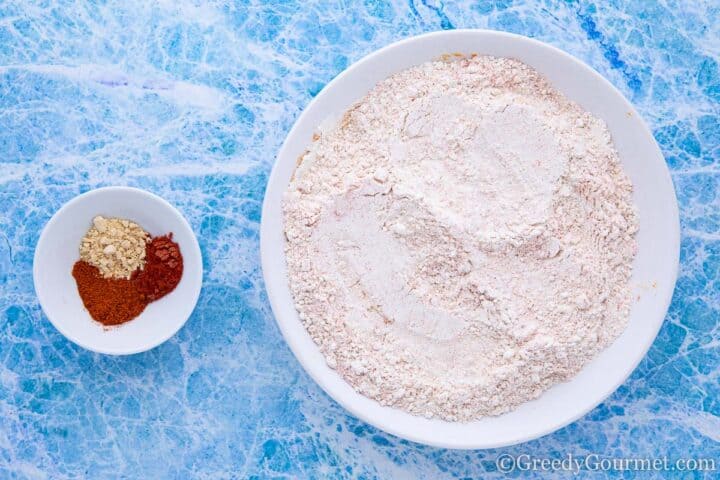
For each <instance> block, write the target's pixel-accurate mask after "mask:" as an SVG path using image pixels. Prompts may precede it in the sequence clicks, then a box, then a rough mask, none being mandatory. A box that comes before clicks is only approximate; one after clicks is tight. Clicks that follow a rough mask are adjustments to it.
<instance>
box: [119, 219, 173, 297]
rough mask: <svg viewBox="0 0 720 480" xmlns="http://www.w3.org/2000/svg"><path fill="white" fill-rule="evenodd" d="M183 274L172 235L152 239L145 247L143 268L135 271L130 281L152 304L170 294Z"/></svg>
mask: <svg viewBox="0 0 720 480" xmlns="http://www.w3.org/2000/svg"><path fill="white" fill-rule="evenodd" d="M182 273H183V257H182V254H181V253H180V248H179V247H178V244H177V243H175V242H173V241H172V233H171V234H169V235H163V236H162V237H155V238H153V239H152V240H151V241H150V242H149V243H148V244H147V247H145V268H143V269H142V270H137V271H135V273H134V274H133V276H132V281H133V282H134V283H135V285H136V286H137V289H138V291H139V292H140V294H141V295H143V297H144V298H145V299H146V300H147V301H148V302H152V301H154V300H157V299H158V298H162V297H164V296H165V295H167V294H168V293H170V292H172V291H173V290H174V289H175V287H176V286H177V284H178V283H179V282H180V278H181V277H182Z"/></svg>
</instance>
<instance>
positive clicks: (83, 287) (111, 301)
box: [72, 260, 148, 325]
mask: <svg viewBox="0 0 720 480" xmlns="http://www.w3.org/2000/svg"><path fill="white" fill-rule="evenodd" d="M72 274H73V277H75V282H77V287H78V292H79V293H80V298H81V299H82V302H83V304H84V305H85V308H86V309H87V311H88V312H90V316H91V317H92V318H94V319H95V320H97V321H98V322H100V323H102V324H103V325H119V324H121V323H125V322H127V321H128V320H132V319H133V318H135V317H137V316H138V315H140V314H141V313H142V311H143V310H145V307H146V306H147V304H148V302H147V301H146V300H145V298H144V297H143V296H142V295H141V294H140V292H139V291H138V289H137V287H136V286H135V284H134V283H133V282H132V281H131V280H126V279H124V278H122V279H116V278H104V277H103V276H102V274H101V273H100V270H98V268H97V267H95V266H93V265H90V264H89V263H87V262H84V261H82V260H80V261H79V262H75V265H73V270H72Z"/></svg>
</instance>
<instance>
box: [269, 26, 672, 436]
mask: <svg viewBox="0 0 720 480" xmlns="http://www.w3.org/2000/svg"><path fill="white" fill-rule="evenodd" d="M468 34H470V35H476V36H478V42H482V41H483V39H488V38H491V37H496V38H499V39H502V40H505V41H511V42H526V43H529V44H531V45H534V46H536V47H540V48H543V49H546V50H548V51H550V52H552V53H553V54H555V55H559V56H560V57H562V58H563V60H564V61H565V62H570V63H573V64H575V65H576V66H579V67H581V68H582V69H584V70H585V71H586V72H587V73H588V74H590V75H591V76H593V77H595V79H597V80H598V81H600V82H601V83H602V84H603V85H604V87H605V88H606V89H607V90H609V91H610V92H612V93H613V94H614V95H615V96H617V97H618V98H620V99H622V102H623V104H624V108H626V109H627V110H626V111H627V112H628V113H629V115H631V116H633V117H635V119H636V120H637V121H638V122H639V125H640V127H641V128H642V130H643V131H644V133H645V134H646V135H647V137H648V138H649V139H651V141H652V144H653V146H654V148H655V149H656V150H657V154H658V155H659V157H660V158H661V159H663V160H664V156H663V155H662V151H661V150H660V148H659V146H658V144H657V141H656V140H655V138H654V136H653V135H652V133H651V131H650V129H649V128H648V126H647V124H646V123H645V121H644V120H643V118H642V117H641V116H640V115H639V114H638V112H637V111H636V109H635V107H634V106H633V105H632V104H631V103H630V102H629V101H628V99H627V98H626V97H625V96H624V95H623V94H622V92H620V90H619V89H618V88H617V87H615V86H614V85H613V84H612V83H611V82H610V81H609V80H607V79H606V78H605V77H603V76H602V75H601V74H600V73H598V72H597V71H596V70H595V69H594V68H592V67H591V66H589V65H587V64H586V63H585V62H583V61H582V60H580V59H578V58H576V57H574V56H572V55H571V54H569V53H567V52H565V51H563V50H561V49H559V48H557V47H554V46H552V45H550V44H547V43H545V42H542V41H539V40H536V39H533V38H530V37H526V36H523V35H518V34H514V33H510V32H504V31H497V30H487V29H455V30H444V31H434V32H429V33H424V34H420V35H415V36H411V37H407V38H404V39H401V40H399V41H395V42H393V43H390V44H388V45H386V46H384V47H382V48H380V49H378V50H375V51H373V52H371V53H369V54H367V55H365V56H364V57H362V58H361V59H359V60H357V61H355V62H354V63H353V64H351V65H350V66H348V67H347V68H346V69H345V70H343V71H342V72H341V73H340V74H338V75H337V76H336V77H335V78H333V79H332V80H331V81H330V82H328V83H327V85H325V86H324V87H323V89H322V90H321V91H320V92H319V93H318V94H317V95H316V96H315V97H314V98H313V99H312V100H311V101H310V102H309V103H308V104H307V105H306V106H305V108H304V109H303V110H302V112H301V114H300V115H299V116H298V117H297V118H296V119H295V122H294V123H293V126H292V128H291V129H290V131H289V132H288V134H287V136H286V137H285V140H284V141H283V144H282V146H281V148H280V150H279V151H278V154H277V156H276V158H275V162H274V164H273V166H272V171H271V173H270V176H269V177H268V182H267V188H266V190H265V195H264V199H263V207H262V216H261V225H260V256H261V266H262V270H263V280H264V284H265V288H266V292H267V295H268V299H269V302H270V305H271V308H272V311H273V315H274V316H275V320H276V323H277V325H278V327H279V329H280V331H281V333H282V335H283V337H284V339H285V341H286V342H287V344H288V346H289V347H290V349H291V351H292V352H293V354H294V355H295V357H296V359H297V360H298V363H300V365H301V366H302V368H303V370H305V372H307V373H308V374H309V375H310V377H311V378H312V379H313V380H314V381H315V382H316V383H317V384H318V385H319V386H320V387H321V388H322V389H323V391H324V392H325V393H326V394H327V395H328V396H330V397H331V398H332V399H333V400H334V401H336V402H337V403H338V404H340V405H341V406H342V407H343V408H344V409H345V410H347V411H348V412H350V413H351V414H352V415H354V416H355V417H357V418H359V419H360V420H362V421H364V422H366V423H368V424H370V425H373V426H374V427H376V428H378V429H380V430H382V431H384V432H387V433H389V434H392V435H395V436H397V437H400V438H403V439H406V440H410V441H413V442H417V443H421V444H424V445H430V446H433V447H439V448H450V449H489V448H498V447H505V446H510V445H517V444H520V443H524V442H527V441H530V440H534V439H537V438H540V437H543V436H545V435H548V434H550V433H553V432H555V431H557V430H559V429H561V428H563V427H566V426H567V425H570V424H571V423H573V422H575V421H577V420H578V419H579V418H581V417H583V416H585V415H587V413H588V412H590V411H592V410H593V409H595V408H596V407H597V406H598V405H600V404H601V403H602V402H603V401H605V400H606V399H607V398H608V397H609V396H610V395H611V394H612V393H613V392H615V391H616V390H617V389H618V388H619V387H620V386H621V385H622V384H623V383H625V382H626V381H627V379H628V378H629V377H630V375H631V374H632V373H633V371H634V370H635V369H636V368H637V366H638V365H639V364H640V362H641V361H642V359H643V358H645V356H646V355H647V352H648V351H649V349H650V347H651V345H652V344H653V343H654V342H655V339H656V338H657V335H658V333H659V331H660V329H661V327H662V325H663V324H664V321H665V318H666V317H667V311H668V308H669V306H670V302H671V300H672V297H673V293H674V291H675V284H676V281H677V276H678V271H679V262H680V217H679V208H678V204H677V194H676V192H675V188H674V185H673V182H672V178H671V176H670V171H669V169H668V166H667V163H666V162H665V161H663V165H662V166H661V167H662V174H661V176H662V181H663V182H664V183H665V184H666V187H667V186H669V188H670V191H671V192H672V193H673V196H672V197H673V198H672V205H671V207H670V208H671V211H669V212H667V214H668V215H670V216H672V217H674V222H673V226H674V228H673V231H672V232H669V233H671V235H672V238H671V239H670V241H671V243H672V247H673V249H674V251H675V256H674V258H668V260H667V261H668V262H672V264H670V267H671V273H672V280H671V282H670V284H669V286H668V287H666V291H664V292H661V295H660V296H659V298H658V300H657V301H658V303H659V304H661V305H662V310H663V311H664V312H665V313H664V315H663V316H662V318H661V319H660V320H659V321H657V322H656V323H657V324H656V326H655V328H654V329H653V334H652V336H650V335H648V336H647V338H646V339H645V340H644V341H643V342H642V344H639V345H638V348H637V349H636V350H635V352H636V353H635V357H633V358H632V362H630V361H628V362H627V365H628V367H629V368H628V369H627V373H625V374H624V375H623V376H622V378H619V379H618V381H617V382H616V383H615V384H614V385H613V386H612V388H608V389H606V391H603V394H602V395H600V396H598V398H597V400H596V401H594V402H592V404H591V405H590V406H588V407H587V408H585V409H583V410H582V411H579V412H578V413H577V414H575V415H573V416H572V417H570V418H569V419H565V420H563V421H560V422H558V423H556V424H553V425H550V426H548V427H546V428H544V429H542V430H541V431H537V432H532V433H528V434H525V435H517V436H516V438H513V439H511V440H510V441H495V442H493V441H484V442H478V441H474V440H472V439H452V440H446V441H438V440H434V439H429V438H425V437H422V436H418V435H414V433H413V432H408V431H406V430H403V429H400V428H396V427H395V426H394V425H389V424H380V423H379V422H377V421H376V420H375V419H374V418H372V417H371V416H369V415H368V414H367V413H366V412H365V411H363V410H362V409H360V408H355V405H353V404H352V403H351V402H349V401H348V400H347V399H346V398H345V397H344V396H342V395H340V394H337V392H334V391H333V390H332V388H331V386H330V385H329V383H330V382H329V381H328V379H327V378H326V376H325V375H323V374H322V372H321V371H319V369H317V370H316V369H314V368H310V367H309V366H308V365H307V363H306V362H305V360H304V358H305V355H304V353H303V351H302V349H301V346H300V340H299V339H298V338H294V337H293V336H292V335H291V334H290V331H289V326H288V325H287V323H286V322H287V321H290V320H286V321H281V320H280V319H279V316H278V315H277V314H276V312H280V311H281V309H280V304H281V300H280V299H279V298H278V297H279V293H278V292H277V291H276V290H275V286H274V282H273V279H272V278H270V277H269V274H268V271H269V270H271V256H272V255H273V253H274V254H277V251H276V250H273V251H270V246H269V245H268V243H269V240H268V237H269V236H270V235H271V232H270V231H269V228H270V227H268V226H267V221H266V218H267V217H268V215H269V210H270V208H271V207H270V200H269V198H270V196H269V195H268V191H269V190H270V189H271V188H275V185H276V184H277V183H278V176H279V175H280V173H279V172H278V170H279V168H278V165H279V163H280V159H282V158H283V157H284V156H286V153H285V151H286V150H287V149H288V148H289V143H290V140H291V139H292V138H293V137H295V136H296V135H297V131H298V130H299V128H300V125H301V123H302V120H303V118H304V116H306V115H307V112H308V111H310V110H311V107H313V106H314V105H315V104H316V103H317V102H318V101H319V99H320V98H321V97H322V95H323V94H324V93H326V92H327V91H328V90H330V89H331V88H333V87H334V86H335V85H336V84H338V83H339V82H340V81H341V80H342V79H344V78H345V77H347V76H349V75H351V74H352V73H353V71H354V70H355V69H356V68H358V66H359V65H361V64H363V63H365V62H368V61H370V60H372V59H374V58H376V57H378V56H382V55H384V54H385V53H386V52H387V51H388V50H391V49H396V48H402V47H405V46H406V45H408V44H411V43H415V42H418V41H420V40H425V39H428V38H435V39H442V38H443V37H450V36H454V35H459V36H462V35H468ZM447 53H448V54H452V53H454V52H447ZM396 71H400V70H399V69H398V70H396ZM308 142H309V139H308ZM286 187H287V185H283V186H282V188H283V191H284V190H285V189H286ZM281 222H282V219H281ZM283 256H284V252H283ZM286 283H287V282H286ZM288 288H289V287H288ZM292 308H295V306H294V305H292ZM298 321H299V319H298ZM303 328H304V326H303ZM306 333H307V331H306ZM616 340H617V339H616ZM313 343H314V342H313ZM315 347H316V348H317V345H315ZM608 348H609V346H608ZM628 360H630V359H628ZM586 367H587V365H585V366H584V367H583V369H585V368H586ZM328 368H329V367H328ZM581 371H582V370H581ZM579 373H580V372H578V373H577V374H576V375H574V376H573V378H574V377H575V376H577V375H579ZM340 378H341V379H342V377H340ZM342 380H343V381H344V382H345V380H344V379H342ZM570 380H572V379H570ZM570 380H568V381H570ZM345 383H347V382H345ZM563 383H565V382H563ZM348 385H349V384H348ZM350 388H352V387H350ZM353 391H354V392H355V393H356V394H357V395H360V396H362V397H364V398H366V399H369V400H371V401H374V400H373V399H370V398H369V397H366V396H364V395H362V394H360V393H358V392H357V391H356V390H355V389H353ZM384 408H390V409H394V410H397V411H399V412H403V413H406V414H407V413H408V412H404V411H403V410H400V409H397V408H395V407H384ZM509 413H511V412H509ZM419 418H420V417H419Z"/></svg>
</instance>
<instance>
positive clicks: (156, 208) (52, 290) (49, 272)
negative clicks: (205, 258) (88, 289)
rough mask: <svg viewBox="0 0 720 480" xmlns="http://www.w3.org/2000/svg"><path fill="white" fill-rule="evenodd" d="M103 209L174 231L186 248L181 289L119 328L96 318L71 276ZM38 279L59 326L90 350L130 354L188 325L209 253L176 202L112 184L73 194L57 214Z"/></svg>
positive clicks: (43, 245) (151, 229)
mask: <svg viewBox="0 0 720 480" xmlns="http://www.w3.org/2000/svg"><path fill="white" fill-rule="evenodd" d="M97 215H102V216H104V217H119V218H124V219H128V220H132V221H134V222H136V223H137V224H139V225H140V226H141V227H142V228H144V229H145V230H146V231H147V232H148V233H150V235H152V236H158V235H165V234H168V233H170V232H172V234H173V240H174V241H175V242H177V243H178V245H179V246H180V252H181V253H182V255H183V262H184V268H183V275H182V278H181V279H180V283H179V284H178V285H177V287H176V288H175V290H173V291H172V292H170V293H169V294H168V295H166V296H165V297H163V298H161V299H159V300H157V301H155V302H152V303H150V304H149V305H148V306H147V307H146V308H145V310H144V311H143V312H142V313H141V314H140V315H139V316H137V317H136V318H135V319H133V320H130V321H129V322H126V323H124V324H122V325H118V326H114V327H105V326H103V325H102V324H100V323H98V322H96V321H95V320H93V319H92V318H91V317H90V314H89V313H88V311H87V310H86V309H85V306H84V305H83V303H82V300H81V299H80V295H79V294H78V290H77V285H76V283H75V279H74V278H73V276H72V268H73V264H74V263H75V262H76V261H78V260H79V246H80V241H81V240H82V238H83V236H84V235H85V233H86V232H87V230H88V228H90V226H91V225H92V219H93V218H94V217H95V216H97ZM33 278H34V281H35V292H36V293H37V296H38V299H39V301H40V305H41V306H42V309H43V311H44V312H45V315H47V317H48V319H49V320H50V322H51V323H52V324H53V325H54V326H55V328H57V329H58V330H59V331H60V333H62V334H63V335H65V337H67V338H68V339H69V340H71V341H73V342H75V343H76V344H78V345H80V346H81V347H84V348H86V349H88V350H92V351H95V352H99V353H106V354H111V355H127V354H132V353H138V352H143V351H145V350H149V349H151V348H153V347H156V346H158V345H160V344H161V343H163V342H164V341H165V340H167V339H168V338H170V337H172V336H173V335H174V334H175V333H176V332H177V331H178V330H180V328H181V327H182V326H183V325H184V324H185V322H186V321H187V319H188V317H189V316H190V314H191V313H192V311H193V309H194V308H195V304H196V303H197V300H198V296H199V295H200V287H201V285H202V256H201V253H200V247H199V245H198V242H197V238H195V234H194V233H193V231H192V228H191V227H190V225H189V224H188V222H187V220H185V218H184V217H183V216H182V215H181V214H180V212H178V211H177V209H175V207H173V206H172V205H170V204H169V203H168V202H166V201H165V200H163V199H162V198H160V197H158V196H157V195H154V194H152V193H149V192H146V191H144V190H139V189H137V188H130V187H106V188H99V189H97V190H92V191H90V192H87V193H84V194H82V195H79V196H77V197H75V198H73V199H72V200H70V201H69V202H68V203H66V204H65V205H64V206H63V207H62V208H61V209H60V210H58V211H57V212H56V213H55V215H53V217H52V218H51V219H50V221H49V222H48V223H47V225H46V226H45V228H44V230H43V232H42V234H41V235H40V240H39V241H38V244H37V247H36V249H35V259H34V261H33Z"/></svg>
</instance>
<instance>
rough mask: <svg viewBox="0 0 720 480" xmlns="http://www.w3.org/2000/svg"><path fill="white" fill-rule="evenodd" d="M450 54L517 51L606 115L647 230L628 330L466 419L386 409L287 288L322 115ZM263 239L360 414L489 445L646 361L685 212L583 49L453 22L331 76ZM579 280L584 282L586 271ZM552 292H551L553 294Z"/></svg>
mask: <svg viewBox="0 0 720 480" xmlns="http://www.w3.org/2000/svg"><path fill="white" fill-rule="evenodd" d="M447 53H462V54H471V53H477V54H486V55H495V56H501V57H511V58H516V59H519V60H521V61H523V62H525V63H527V64H529V65H531V66H532V67H534V68H535V69H537V70H538V71H539V72H541V73H542V74H543V75H545V76H546V77H547V78H548V79H549V80H550V81H551V82H552V84H553V85H554V86H555V87H556V88H557V89H559V90H560V91H561V92H563V93H564V94H565V95H566V96H568V97H569V98H571V99H573V100H575V101H577V102H578V103H580V104H581V105H582V106H583V107H584V108H585V109H587V110H589V111H590V112H592V113H594V114H595V115H596V116H598V117H600V118H602V119H604V120H605V121H606V122H607V124H608V126H609V128H610V131H611V133H612V136H613V139H614V141H615V145H616V147H617V149H618V151H619V153H620V158H621V160H622V164H623V167H624V168H625V171H626V172H627V174H628V175H629V176H630V178H631V179H632V181H633V184H634V186H635V192H634V200H635V203H636V205H637V209H638V214H639V222H640V231H639V233H638V237H637V239H638V244H639V250H638V255H637V258H636V259H635V263H634V265H633V275H632V286H633V289H634V291H635V293H636V294H637V295H638V296H639V297H638V298H637V301H635V303H634V304H633V307H632V312H631V315H630V321H629V324H628V327H627V329H626V330H625V332H624V333H623V334H622V336H620V337H619V338H618V339H617V340H616V341H615V342H614V343H613V344H612V345H611V346H610V347H609V348H608V349H606V350H605V351H604V352H602V353H601V354H600V355H599V356H598V357H597V358H596V359H594V360H593V361H592V362H590V363H589V364H588V365H587V366H586V367H585V368H584V369H583V370H582V371H581V372H580V373H579V374H578V375H576V376H575V377H574V378H573V379H572V380H571V381H569V382H567V383H563V384H560V385H557V386H555V387H553V388H551V389H550V390H548V391H547V392H545V393H544V394H543V395H542V396H541V397H540V398H538V399H537V400H534V401H532V402H528V403H526V404H524V405H522V406H520V407H519V408H517V409H516V410H514V411H512V412H509V413H506V414H504V415H501V416H498V417H490V418H484V419H481V420H478V421H475V422H470V423H451V422H446V421H441V420H428V419H426V418H422V417H417V416H413V415H410V414H408V413H405V412H403V411H401V410H398V409H395V408H390V407H383V406H381V405H380V404H379V403H377V402H375V401H373V400H370V399H369V398H367V397H364V396H362V395H360V394H359V393H357V392H355V390H353V389H352V387H351V386H350V385H349V384H348V383H346V382H345V381H344V380H343V379H342V378H341V377H340V376H339V375H338V374H337V373H336V372H335V371H334V370H332V369H330V368H329V367H328V366H327V365H326V363H325V360H324V358H323V356H322V354H321V353H320V351H319V350H318V348H317V346H316V345H315V343H314V342H313V340H312V339H311V338H310V336H309V335H308V333H307V332H306V331H305V328H304V327H303V325H302V323H301V322H300V319H299V318H298V314H297V312H296V310H295V307H294V304H293V299H292V296H291V293H290V290H289V286H288V278H287V270H286V264H285V255H284V251H283V248H284V242H285V240H284V236H283V219H282V212H281V197H282V194H283V192H284V191H285V189H286V188H287V185H288V182H289V180H290V177H291V175H292V173H293V171H294V169H295V161H296V159H297V158H298V156H300V155H301V154H302V153H303V151H304V150H305V148H306V147H307V146H308V144H309V143H310V141H311V138H312V134H313V131H314V130H315V129H316V128H317V126H318V125H319V124H320V123H321V122H322V121H323V120H324V119H326V118H328V117H331V118H338V117H339V116H340V115H341V114H342V113H343V112H344V111H345V110H346V109H347V108H348V106H350V105H351V104H352V103H353V102H354V101H357V100H359V99H360V98H361V97H362V96H363V95H364V94H365V93H366V92H367V91H368V90H369V89H370V88H371V87H373V86H374V85H375V84H376V83H377V82H378V81H380V80H382V79H384V78H386V77H387V76H389V75H391V74H393V73H395V72H397V71H400V70H403V69H406V68H409V67H411V66H414V65H417V64H420V63H423V62H426V61H428V60H433V59H437V58H438V57H440V56H441V55H443V54H447ZM260 236H261V241H260V247H261V254H262V267H263V273H264V276H265V284H266V287H267V291H268V296H269V299H270V303H271V305H272V309H273V312H274V313H275V317H276V319H277V322H278V325H279V326H280V330H281V331H282V333H283V335H284V336H285V339H286V340H287V342H288V344H289V345H290V348H291V349H292V351H293V352H294V353H295V356H296V357H297V358H298V360H299V361H300V363H301V364H302V365H303V367H304V368H305V370H306V371H307V372H308V373H309V374H310V375H311V376H312V378H313V379H315V381H316V382H317V383H318V384H320V386H321V387H322V388H323V389H324V390H325V391H326V392H327V393H328V394H329V395H330V396H331V397H333V398H334V399H335V400H336V401H337V402H338V403H340V404H341V405H342V406H344V407H345V408H346V409H348V410H349V411H350V412H352V413H353V414H354V415H356V416H357V417H359V418H361V419H362V420H364V421H366V422H368V423H370V424H372V425H375V426H376V427H378V428H381V429H383V430H385V431H387V432H390V433H392V434H395V435H398V436H400V437H403V438H406V439H409V440H414V441H416V442H420V443H425V444H429V445H434V446H439V447H448V448H491V447H498V446H504V445H511V444H515V443H519V442H524V441H527V440H531V439H534V438H537V437H540V436H542V435H545V434H548V433H550V432H552V431H554V430H557V429H559V428H561V427H563V426H565V425H567V424H569V423H570V422H572V421H574V420H576V419H577V418H579V417H580V416H582V415H584V414H585V413H587V412H588V411H589V410H591V409H592V408H594V407H595V406H597V405H598V404H599V403H600V402H601V401H602V400H604V399H605V398H606V397H607V396H608V395H610V394H611V393H612V392H613V391H614V390H615V389H616V388H617V387H618V386H620V384H622V383H623V382H624V381H625V379H626V378H627V377H628V376H629V375H630V373H631V372H632V371H633V369H635V367H636V366H637V364H638V363H639V362H640V360H641V359H642V358H643V356H644V355H645V353H646V352H647V350H648V348H649V347H650V345H651V344H652V342H653V340H654V339H655V336H656V335H657V332H658V330H659V329H660V326H661V324H662V322H663V319H664V317H665V313H666V312H667V308H668V305H669V303H670V298H671V296H672V292H673V288H674V286H675V279H676V276H677V269H678V258H679V251H680V234H679V217H678V208H677V201H676V199H675V191H674V189H673V184H672V181H671V179H670V175H669V172H668V170H667V167H666V165H665V161H664V159H663V156H662V154H661V153H660V149H659V148H658V146H657V144H656V143H655V140H654V139H653V137H652V135H651V134H650V131H649V130H648V128H647V127H646V126H645V124H644V123H643V121H642V119H641V118H640V116H639V115H638V114H637V112H636V111H635V109H634V108H633V106H632V105H631V104H630V103H629V102H628V101H627V100H626V99H625V98H624V97H623V96H622V94H621V93H620V92H619V91H618V90H617V89H615V87H613V86H612V85H611V84H610V83H609V82H608V81H607V80H605V79H604V78H603V77H601V76H600V75H599V74H598V73H597V72H595V71H594V70H593V69H591V68H590V67H588V66H587V65H585V64H584V63H582V62H581V61H579V60H577V59H576V58H574V57H572V56H570V55H568V54H567V53H564V52H563V51H561V50H558V49H556V48H554V47H551V46H549V45H546V44H544V43H541V42H538V41H536V40H532V39H529V38H526V37H522V36H518V35H513V34H509V33H503V32H492V31H483V30H455V31H449V32H437V33H430V34H427V35H421V36H418V37H413V38H409V39H407V40H403V41H400V42H397V43H394V44H392V45H390V46H387V47H385V48H383V49H381V50H378V51H377V52H375V53H373V54H371V55H368V56H367V57H365V58H363V59H362V60H360V61H359V62H357V63H355V64H354V65H352V66H351V67H349V68H348V69H347V70H345V71H344V72H343V73H342V74H340V75H339V76H338V77H337V78H335V79H334V80H333V81H332V82H330V83H329V84H328V85H327V86H326V87H325V88H324V89H323V91H322V92H320V94H319V95H318V96H317V97H316V98H315V99H314V100H313V101H312V102H311V103H310V105H308V107H307V108H306V109H305V111H304V112H303V113H302V115H301V116H300V118H298V120H297V122H296V123H295V126H294V127H293V129H292V130H291V131H290V134H289V135H288V137H287V139H286V140H285V143H284V145H283V147H282V149H281V150H280V154H279V155H278V158H277V162H276V163H275V166H274V168H273V171H272V175H270V180H269V184H268V188H267V192H266V194H265V201H264V204H263V214H262V226H261V229H260ZM578 281H582V279H578ZM549 300H550V301H552V299H549Z"/></svg>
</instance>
